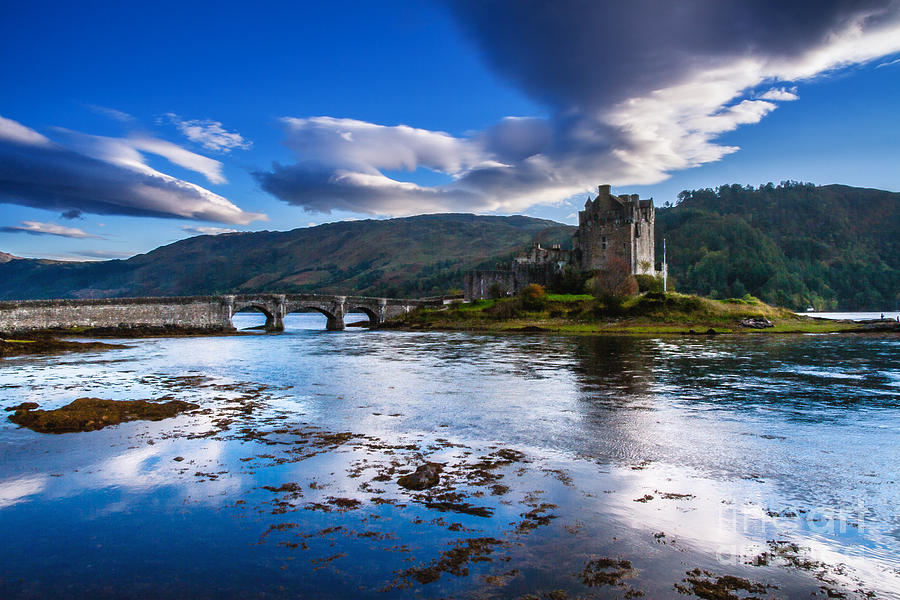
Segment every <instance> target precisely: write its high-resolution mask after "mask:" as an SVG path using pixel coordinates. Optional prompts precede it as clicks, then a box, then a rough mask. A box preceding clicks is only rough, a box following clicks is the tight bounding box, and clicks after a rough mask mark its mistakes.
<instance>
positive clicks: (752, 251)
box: [656, 182, 900, 311]
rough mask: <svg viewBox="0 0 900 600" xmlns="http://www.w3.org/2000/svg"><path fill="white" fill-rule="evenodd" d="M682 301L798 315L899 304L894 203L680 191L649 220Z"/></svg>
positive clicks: (786, 189)
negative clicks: (744, 299) (686, 295)
mask: <svg viewBox="0 0 900 600" xmlns="http://www.w3.org/2000/svg"><path fill="white" fill-rule="evenodd" d="M663 238H666V240H667V245H668V262H669V273H670V275H671V276H672V278H673V279H674V281H675V286H676V287H677V289H679V290H681V291H687V292H692V293H696V294H702V295H708V296H711V297H714V298H728V297H741V296H743V295H744V294H746V293H750V294H752V295H754V296H757V297H758V298H760V299H762V300H763V301H764V302H767V303H770V304H777V305H779V306H786V307H791V308H796V309H802V308H805V307H806V306H809V305H813V306H814V307H816V308H817V309H820V310H822V309H838V310H873V311H877V310H887V309H892V308H895V307H896V306H897V305H898V303H900V194H898V193H893V192H886V191H882V190H874V189H865V188H854V187H848V186H844V185H826V186H815V185H813V184H810V183H797V182H783V183H782V184H781V185H778V186H775V185H772V184H771V183H770V184H767V185H763V186H760V187H758V188H752V187H742V186H739V185H723V186H721V187H719V188H716V189H701V190H693V191H685V192H682V193H681V194H680V195H679V202H678V203H677V204H676V205H675V206H674V207H671V208H665V207H664V208H662V209H660V210H658V211H657V213H656V250H657V257H658V260H660V259H661V258H662V240H663Z"/></svg>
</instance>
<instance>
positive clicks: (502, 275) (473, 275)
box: [464, 262, 559, 300]
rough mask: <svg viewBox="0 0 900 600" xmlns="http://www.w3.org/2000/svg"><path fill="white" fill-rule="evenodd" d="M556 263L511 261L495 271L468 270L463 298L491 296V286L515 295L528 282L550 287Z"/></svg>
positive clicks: (472, 298) (471, 298) (475, 298)
mask: <svg viewBox="0 0 900 600" xmlns="http://www.w3.org/2000/svg"><path fill="white" fill-rule="evenodd" d="M558 266H559V265H557V264H556V263H545V264H530V263H515V262H514V263H513V264H511V265H510V266H509V268H507V269H498V270H495V271H469V272H468V273H466V275H465V281H464V284H465V287H464V293H465V299H466V300H478V299H482V298H490V297H491V287H492V286H494V285H498V286H500V289H501V290H502V291H503V292H505V293H508V294H509V295H516V294H518V293H519V292H521V291H522V288H524V287H525V286H526V285H528V284H529V283H537V284H539V285H542V286H544V287H550V286H551V285H552V284H553V280H554V279H555V277H556V274H557V268H558Z"/></svg>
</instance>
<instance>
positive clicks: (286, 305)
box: [0, 294, 442, 334]
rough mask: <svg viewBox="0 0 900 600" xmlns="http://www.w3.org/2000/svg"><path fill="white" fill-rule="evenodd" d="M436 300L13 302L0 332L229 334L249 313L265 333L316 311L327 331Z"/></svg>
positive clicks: (259, 297)
mask: <svg viewBox="0 0 900 600" xmlns="http://www.w3.org/2000/svg"><path fill="white" fill-rule="evenodd" d="M441 303H442V301H441V300H440V299H434V300H432V299H428V300H410V299H399V298H371V297H363V296H329V295H323V294H235V295H222V296H178V297H164V298H102V299H91V300H69V299H66V300H19V301H8V302H0V333H5V334H9V333H13V332H27V331H37V330H73V329H99V330H121V331H123V332H127V331H128V330H145V331H151V332H152V331H161V332H164V331H170V330H174V331H177V330H183V331H192V332H210V333H214V332H225V331H234V325H233V324H232V322H231V318H232V317H233V316H234V313H236V312H239V311H242V310H247V309H255V310H258V311H260V312H262V313H263V314H264V315H265V316H266V324H265V329H266V331H283V330H284V317H285V315H287V314H289V313H292V312H308V311H311V310H313V311H318V312H320V313H322V314H324V315H325V317H326V318H327V325H326V327H327V328H328V329H330V330H342V329H344V316H345V315H346V314H347V313H350V312H363V313H365V314H366V315H367V316H368V317H369V321H370V323H371V326H372V327H378V326H379V325H381V324H383V323H384V322H385V320H387V319H391V318H393V317H397V316H399V315H402V314H404V313H407V312H409V311H411V310H413V309H415V308H417V307H419V306H430V305H435V304H438V305H439V304H441Z"/></svg>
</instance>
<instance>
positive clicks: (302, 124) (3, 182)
mask: <svg viewBox="0 0 900 600" xmlns="http://www.w3.org/2000/svg"><path fill="white" fill-rule="evenodd" d="M726 5H727V7H728V8H727V9H726V8H723V7H725V6H726ZM863 5H864V6H863ZM658 7H659V5H658V4H657V5H654V4H653V2H652V0H639V1H636V2H633V3H629V6H628V7H625V6H612V5H611V4H610V3H581V2H578V1H577V0H571V1H570V0H563V1H560V2H554V3H541V2H529V1H527V0H523V1H521V2H517V1H510V2H502V1H501V2H495V3H479V2H467V1H459V2H452V1H451V2H435V3H428V2H404V3H401V2H391V3H371V2H329V3H316V4H314V3H288V2H285V3H265V4H260V5H248V4H247V3H237V2H232V3H228V2H217V3H209V4H205V5H204V4H200V3H197V4H193V5H191V6H185V5H184V3H174V2H157V3H153V4H152V5H139V4H137V3H104V2H86V3H52V2H29V3H16V4H13V5H10V6H8V7H6V8H5V15H4V18H3V19H2V20H0V81H2V82H3V84H2V85H0V117H2V119H3V120H0V251H3V252H9V253H12V254H15V255H18V256H27V257H50V258H68V259H102V258H115V257H123V256H130V255H133V254H135V253H140V252H146V251H149V250H151V249H153V248H155V247H156V246H159V245H161V244H166V243H169V242H172V241H175V240H177V239H181V238H183V237H188V236H190V235H196V234H197V233H201V232H215V231H219V230H237V231H254V230H260V229H278V230H284V229H292V228H295V227H304V226H308V225H310V224H319V223H323V222H328V221H334V220H339V219H348V218H373V217H375V218H383V217H387V216H401V215H408V214H418V213H424V212H449V211H458V212H479V213H483V214H528V215H533V216H540V217H546V218H552V219H555V220H559V221H564V222H570V223H571V222H574V217H573V213H575V211H577V207H578V206H580V205H581V204H583V202H584V197H585V194H586V192H587V191H588V190H590V189H593V188H594V187H595V186H596V185H597V184H600V183H604V182H610V183H612V184H613V185H614V191H619V192H620V193H624V192H628V193H632V192H639V193H640V194H641V195H642V196H643V197H647V196H652V197H654V198H655V199H656V201H657V204H662V203H663V202H665V201H667V200H668V201H673V200H674V199H675V198H676V196H677V194H678V192H679V191H681V190H682V189H688V188H696V187H714V186H716V185H720V184H724V183H734V182H737V183H744V184H754V185H755V184H760V183H765V182H768V181H774V182H776V183H777V182H779V181H781V180H785V179H793V180H802V181H812V182H815V183H820V184H825V183H845V184H849V185H857V186H866V187H876V188H881V189H889V190H900V169H898V168H897V165H898V162H900V110H898V108H900V106H898V100H897V99H898V98H900V61H898V58H900V54H898V51H900V8H898V6H897V4H896V3H895V2H891V1H888V0H885V1H884V2H878V1H872V2H866V3H860V2H839V1H835V2H817V3H807V2H766V1H754V2H750V1H747V2H734V3H717V2H714V1H713V0H689V1H686V2H684V3H681V10H679V11H678V12H677V13H675V12H671V11H667V10H659V9H658ZM810 15H814V16H810ZM894 61H897V62H894Z"/></svg>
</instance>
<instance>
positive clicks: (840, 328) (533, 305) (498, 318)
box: [388, 293, 869, 335]
mask: <svg viewBox="0 0 900 600" xmlns="http://www.w3.org/2000/svg"><path fill="white" fill-rule="evenodd" d="M747 318H752V319H766V320H768V321H769V322H771V323H772V324H773V326H771V327H765V328H763V329H754V328H751V327H744V326H742V325H741V321H742V320H744V319H747ZM388 326H389V327H396V328H404V329H435V330H464V331H541V330H546V331H557V332H565V333H609V334H629V335H683V334H686V333H696V334H706V333H713V332H714V333H729V334H731V333H744V334H767V333H835V332H862V331H868V330H869V329H867V327H866V326H865V325H861V324H857V323H852V322H847V321H826V320H822V319H813V318H810V317H806V316H802V315H797V314H795V313H793V312H792V311H790V310H787V309H784V308H777V307H774V306H770V305H768V304H765V303H764V302H761V301H760V300H758V299H756V298H752V297H746V298H740V299H737V298H735V299H729V300H711V299H709V298H702V297H699V296H692V295H686V294H678V293H669V294H661V293H648V294H644V295H640V296H633V297H630V298H627V299H625V300H624V301H621V302H619V301H615V300H610V301H607V302H602V301H600V300H597V299H595V298H594V297H593V296H590V295H587V294H573V295H561V294H548V295H546V296H545V297H544V298H542V299H540V300H538V301H536V302H529V301H528V300H527V299H523V298H518V297H517V298H503V299H499V300H477V301H474V302H471V303H465V304H453V305H447V306H444V307H440V308H420V309H418V310H416V311H414V312H412V313H409V314H407V315H404V316H403V317H401V318H399V319H397V320H394V321H392V322H390V323H389V324H388Z"/></svg>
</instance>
